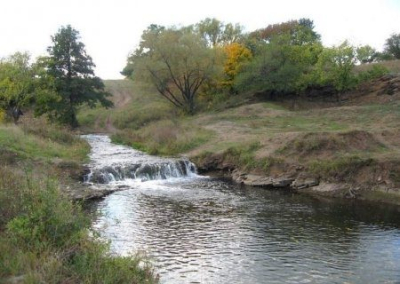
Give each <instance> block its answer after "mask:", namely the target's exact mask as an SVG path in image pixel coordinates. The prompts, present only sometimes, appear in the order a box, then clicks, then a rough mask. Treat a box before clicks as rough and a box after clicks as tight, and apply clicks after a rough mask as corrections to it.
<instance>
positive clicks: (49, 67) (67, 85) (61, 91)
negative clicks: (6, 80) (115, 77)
mask: <svg viewBox="0 0 400 284" xmlns="http://www.w3.org/2000/svg"><path fill="white" fill-rule="evenodd" d="M51 39H52V42H53V45H52V46H49V47H48V49H47V51H48V53H49V56H47V57H44V58H42V59H41V63H42V66H43V67H44V69H45V74H42V75H43V76H42V79H43V84H42V85H41V86H42V88H41V89H42V90H46V89H47V90H46V91H45V92H41V94H40V95H41V96H42V97H41V98H38V100H37V101H38V102H37V108H36V113H37V114H39V115H40V114H44V113H46V114H47V115H48V116H49V117H50V118H53V119H56V120H57V121H59V122H61V123H63V124H68V125H70V126H71V127H77V126H78V121H77V119H76V112H77V108H78V107H79V106H81V105H83V104H87V105H88V106H89V107H94V106H96V104H98V103H99V104H100V105H102V106H104V107H111V106H112V102H111V101H109V100H108V99H107V97H108V96H110V94H109V93H107V92H105V91H104V84H103V82H102V80H101V79H100V78H99V77H96V76H95V74H94V70H93V69H94V67H95V64H94V63H93V61H92V58H91V57H90V56H89V55H88V54H87V53H86V50H85V45H84V44H83V43H82V42H81V41H80V36H79V32H78V31H77V30H75V29H73V28H72V27H71V26H70V25H68V26H66V27H61V28H60V29H59V31H58V33H56V34H55V35H54V36H52V38H51ZM43 85H47V88H46V87H43ZM49 89H51V91H49Z"/></svg>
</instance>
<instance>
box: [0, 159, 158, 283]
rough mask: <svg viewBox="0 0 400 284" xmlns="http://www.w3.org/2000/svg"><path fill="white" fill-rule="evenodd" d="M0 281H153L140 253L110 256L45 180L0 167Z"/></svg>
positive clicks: (53, 184) (82, 217)
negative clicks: (143, 266) (138, 254)
mask: <svg viewBox="0 0 400 284" xmlns="http://www.w3.org/2000/svg"><path fill="white" fill-rule="evenodd" d="M0 203H1V204H2V206H1V208H0V211H1V215H0V251H1V254H0V282H3V281H5V282H7V280H9V281H11V280H12V279H15V277H17V279H18V278H19V279H22V281H21V282H23V283H155V282H156V279H155V277H154V276H153V274H152V271H151V269H150V268H149V267H147V268H141V266H140V262H142V260H141V258H138V257H112V256H110V254H109V253H108V251H109V247H108V245H107V244H105V243H104V242H102V241H100V240H99V239H97V238H96V236H95V234H90V233H89V227H90V219H89V218H88V217H87V216H86V214H85V213H84V212H83V210H82V208H81V206H80V205H79V204H77V203H72V201H70V200H68V199H67V198H66V197H65V196H64V195H63V194H61V192H60V191H59V189H58V185H57V183H56V182H55V181H54V180H53V179H51V178H48V177H47V178H46V177H41V176H36V175H35V174H34V173H24V174H20V173H18V172H16V171H15V170H14V169H11V168H6V167H1V168H0Z"/></svg>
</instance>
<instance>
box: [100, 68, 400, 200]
mask: <svg viewBox="0 0 400 284" xmlns="http://www.w3.org/2000/svg"><path fill="white" fill-rule="evenodd" d="M384 65H385V66H384V67H386V68H388V69H389V71H390V76H386V77H382V79H376V80H373V81H369V82H367V83H363V84H362V85H360V87H359V88H358V89H356V90H354V91H351V92H348V93H345V94H343V95H342V99H343V100H342V101H341V103H337V102H336V101H335V99H332V98H324V97H320V96H318V97H316V98H299V99H298V101H297V107H296V108H295V110H293V107H292V106H293V103H292V101H291V100H282V101H279V100H278V101H263V100H262V98H261V99H260V97H259V96H252V95H251V94H247V95H241V94H238V95H232V96H230V97H227V98H226V99H224V100H220V101H218V100H216V101H214V104H212V105H211V106H210V107H209V108H207V109H203V110H202V111H199V112H198V113H197V114H196V115H194V116H192V117H187V116H182V115H180V114H179V113H177V112H176V111H174V110H173V109H171V106H169V105H168V104H167V102H166V101H162V100H160V99H162V98H160V97H159V96H158V95H157V94H156V93H151V92H149V91H148V90H146V89H142V87H141V86H138V85H135V83H132V82H127V81H125V80H124V81H110V82H107V83H106V85H108V88H109V90H110V91H111V92H113V94H114V98H113V99H114V101H115V102H120V101H124V104H119V105H118V104H116V108H115V109H114V110H113V111H112V112H110V113H109V116H108V121H110V122H111V124H112V126H113V127H112V130H113V131H111V133H112V134H113V136H112V137H113V140H114V142H118V143H122V144H126V145H130V146H133V147H135V148H137V149H140V150H143V151H146V152H149V153H151V154H157V155H185V156H188V157H190V158H191V159H193V160H194V161H195V162H196V163H197V164H198V165H199V166H200V167H203V166H204V168H205V169H206V168H207V167H211V168H212V167H217V168H218V167H219V168H229V169H232V168H236V169H240V170H242V171H244V172H248V173H253V174H258V175H262V176H272V177H275V178H279V177H281V176H290V177H297V176H299V175H305V176H308V175H311V176H313V177H315V178H316V179H317V180H319V181H321V182H328V183H346V184H348V186H349V187H351V188H353V187H354V188H362V189H367V190H374V189H377V190H378V191H386V192H389V191H390V192H392V193H393V194H398V193H397V192H398V190H396V189H397V188H399V186H400V184H399V182H398V179H396V177H397V176H398V175H399V174H398V171H399V170H400V169H399V168H398V165H399V163H398V161H400V140H399V139H398V137H399V134H400V132H399V129H400V93H399V92H398V85H399V84H400V83H399V82H400V80H399V77H395V76H396V75H398V70H399V69H398V68H399V66H400V62H398V61H395V62H389V63H385V64H384ZM360 68H372V67H371V66H361V67H360ZM129 84H131V85H130V87H129V88H130V89H129V91H127V92H126V93H124V91H123V90H127V89H126V86H127V85H129ZM396 86H397V87H396ZM396 88H397V89H396ZM396 90H397V91H396ZM127 97H129V100H128V99H126V98H127ZM161 105H162V108H161V109H162V110H161V109H160V106H161ZM94 113H96V110H94ZM101 115H102V114H100V112H99V111H98V115H96V114H94V117H101ZM121 121H123V123H120V122H121ZM104 131H107V129H106V128H105V129H104ZM210 170H212V169H210ZM370 196H372V195H370Z"/></svg>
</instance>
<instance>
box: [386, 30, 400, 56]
mask: <svg viewBox="0 0 400 284" xmlns="http://www.w3.org/2000/svg"><path fill="white" fill-rule="evenodd" d="M384 53H386V54H388V55H390V56H392V57H393V58H395V59H400V34H392V35H391V37H389V38H388V39H387V40H386V43H385V49H384Z"/></svg>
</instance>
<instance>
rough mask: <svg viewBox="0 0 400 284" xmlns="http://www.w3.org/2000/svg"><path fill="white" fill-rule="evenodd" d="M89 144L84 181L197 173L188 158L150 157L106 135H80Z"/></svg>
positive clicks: (177, 176)
mask: <svg viewBox="0 0 400 284" xmlns="http://www.w3.org/2000/svg"><path fill="white" fill-rule="evenodd" d="M82 137H83V138H85V139H86V140H87V141H88V142H89V144H90V145H91V147H92V151H91V154H90V160H91V162H90V164H89V165H88V166H89V168H90V169H91V172H90V173H89V174H88V175H87V176H86V177H85V182H88V183H100V184H108V183H111V182H115V181H122V180H127V179H134V180H140V181H148V180H165V179H169V178H180V177H190V176H191V175H196V166H195V165H194V164H193V163H192V162H190V161H189V160H187V159H175V158H161V157H156V156H150V155H147V154H145V153H143V152H140V151H137V150H135V149H132V148H129V147H126V146H122V145H116V144H113V143H111V141H110V138H109V137H108V136H105V135H83V136H82Z"/></svg>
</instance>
